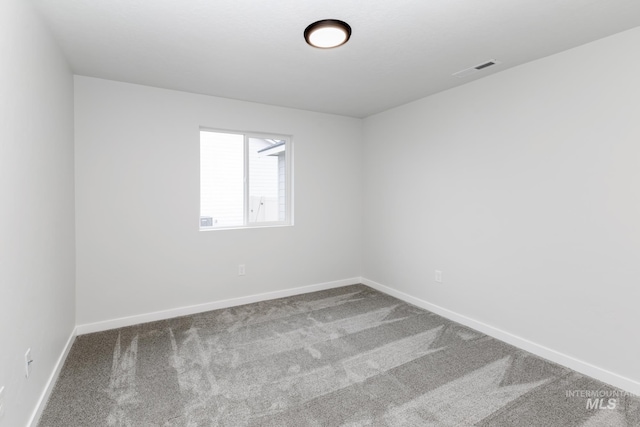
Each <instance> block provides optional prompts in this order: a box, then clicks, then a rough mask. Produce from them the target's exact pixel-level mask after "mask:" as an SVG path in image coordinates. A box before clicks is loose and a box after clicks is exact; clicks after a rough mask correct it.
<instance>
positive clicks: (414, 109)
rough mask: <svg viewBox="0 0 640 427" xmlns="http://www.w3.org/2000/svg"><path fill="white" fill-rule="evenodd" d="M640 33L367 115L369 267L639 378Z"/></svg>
mask: <svg viewBox="0 0 640 427" xmlns="http://www.w3.org/2000/svg"><path fill="white" fill-rule="evenodd" d="M638 46H640V28H636V29H634V30H631V31H627V32H625V33H621V34H618V35H615V36H612V37H609V38H606V39H603V40H600V41H597V42H594V43H591V44H588V45H584V46H581V47H578V48H575V49H572V50H569V51H566V52H563V53H560V54H558V55H555V56H551V57H548V58H545V59H542V60H538V61H535V62H533V63H529V64H526V65H523V66H519V67H516V68H513V69H510V70H506V71H504V72H502V73H499V74H496V75H493V76H490V77H487V78H485V79H482V80H479V81H476V82H473V83H469V84H467V85H464V86H462V87H459V88H456V89H452V90H449V91H446V92H443V93H440V94H437V95H435V96H431V97H429V98H425V99H422V100H420V101H417V102H414V103H411V104H408V105H405V106H401V107H399V108H396V109H394V110H391V111H387V112H384V113H381V114H379V115H376V116H372V117H370V118H368V119H366V120H365V123H364V134H365V155H364V186H365V188H364V217H365V225H364V230H363V236H364V240H363V242H364V244H363V248H364V252H363V275H364V276H365V277H366V278H368V279H370V280H373V281H375V282H378V283H381V284H383V285H387V286H390V287H392V288H395V289H397V290H400V291H402V292H404V293H407V294H409V295H411V296H414V297H417V298H420V299H423V300H426V301H429V302H431V303H434V304H437V305H439V306H441V307H444V308H447V309H449V310H452V311H454V312H457V313H460V314H462V315H465V316H468V317H470V318H472V319H475V320H477V321H480V322H484V323H486V324H488V325H491V326H493V327H496V328H499V329H502V330H503V331H506V332H509V333H511V334H515V335H517V336H519V337H522V338H525V339H528V340H531V341H533V342H534V343H537V344H540V345H543V346H547V347H549V348H551V349H554V350H557V351H560V352H562V353H564V354H566V355H568V356H571V357H574V358H577V359H580V360H583V361H585V362H588V363H591V364H594V365H596V366H598V367H600V368H604V369H606V370H610V371H612V372H614V373H617V374H619V375H622V376H625V377H627V378H629V379H632V380H635V381H640V364H638V361H639V360H640V340H638V338H637V336H638V333H637V327H638V325H640V310H639V309H638V301H640V80H639V77H638V76H640V55H638V53H637V52H638ZM435 269H439V270H442V271H443V281H444V283H442V284H436V283H435V282H434V270H435Z"/></svg>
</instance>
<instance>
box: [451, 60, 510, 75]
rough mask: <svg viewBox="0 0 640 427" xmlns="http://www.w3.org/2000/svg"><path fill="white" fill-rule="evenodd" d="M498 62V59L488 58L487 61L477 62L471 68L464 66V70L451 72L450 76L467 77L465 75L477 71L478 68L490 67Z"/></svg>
mask: <svg viewBox="0 0 640 427" xmlns="http://www.w3.org/2000/svg"><path fill="white" fill-rule="evenodd" d="M499 63H500V61H496V60H495V59H490V60H488V61H485V62H483V63H482V64H478V65H475V66H473V67H471V68H466V69H464V70H461V71H458V72H457V73H453V74H452V76H455V77H459V78H462V77H467V76H470V75H471V74H475V73H477V72H478V71H480V70H484V69H485V68H489V67H492V66H494V65H496V64H499Z"/></svg>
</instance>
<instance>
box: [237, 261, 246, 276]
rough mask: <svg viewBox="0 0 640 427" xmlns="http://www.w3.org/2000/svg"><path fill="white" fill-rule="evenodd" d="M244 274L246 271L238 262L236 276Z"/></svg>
mask: <svg viewBox="0 0 640 427" xmlns="http://www.w3.org/2000/svg"><path fill="white" fill-rule="evenodd" d="M245 274H246V271H245V269H244V264H240V265H239V266H238V276H244V275H245Z"/></svg>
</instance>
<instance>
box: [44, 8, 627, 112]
mask: <svg viewBox="0 0 640 427" xmlns="http://www.w3.org/2000/svg"><path fill="white" fill-rule="evenodd" d="M33 2H34V3H35V4H36V6H37V7H38V8H39V9H40V10H41V12H42V14H43V15H44V18H45V20H46V21H47V22H48V23H49V25H50V27H51V29H52V31H53V33H54V35H55V37H56V38H57V40H58V42H59V44H60V46H61V48H62V50H63V52H64V53H65V55H66V56H67V58H68V60H69V63H70V65H71V67H72V69H73V71H74V73H76V74H80V75H85V76H93V77H100V78H105V79H111V80H118V81H123V82H130V83H138V84H143V85H149V86H156V87H162V88H168V89H176V90H182V91H187V92H194V93H201V94H208V95H215V96H221V97H226V98H234V99H240V100H248V101H255V102H260V103H265V104H273V105H280V106H286V107H294V108H301V109H306V110H312V111H320V112H327V113H335V114H341V115H347V116H354V117H366V116H369V115H371V114H374V113H377V112H380V111H384V110H386V109H389V108H392V107H394V106H397V105H400V104H404V103H406V102H409V101H413V100H416V99H419V98H422V97H424V96H427V95H430V94H433V93H436V92H440V91H442V90H445V89H448V88H451V87H454V86H457V85H461V84H464V83H467V82H469V81H472V80H475V79H478V78H481V77H484V76H487V75H489V74H493V73H496V72H499V71H501V70H504V69H506V68H509V67H513V66H516V65H518V64H522V63H524V62H528V61H532V60H535V59H537V58H541V57H544V56H548V55H551V54H553V53H556V52H560V51H563V50H566V49H569V48H571V47H574V46H578V45H581V44H584V43H588V42H590V41H593V40H596V39H599V38H602V37H605V36H608V35H611V34H614V33H617V32H620V31H624V30H626V29H630V28H633V27H636V26H639V25H640V1H639V0H483V1H478V0H429V1H426V0H393V1H390V0H385V1H381V0H323V1H310V0H271V1H266V0H265V1H259V0H33ZM328 18H332V19H340V20H343V21H346V22H348V23H349V24H350V25H351V27H352V29H353V34H352V37H351V40H350V41H349V43H347V44H346V45H344V46H342V47H339V48H337V49H331V50H319V49H313V48H311V47H309V46H308V45H306V44H305V42H304V39H303V32H304V29H305V27H306V26H307V25H308V24H310V23H312V22H314V21H317V20H320V19H328ZM488 59H497V60H499V61H501V64H499V65H497V66H494V67H491V68H488V69H486V70H484V71H482V72H479V73H476V74H474V75H473V76H469V77H467V78H465V79H459V78H456V77H452V76H451V74H452V73H454V72H456V71H459V70H462V69H465V68H468V67H472V66H474V65H476V64H479V63H482V62H484V61H486V60H488ZM594 61H597V58H594ZM612 66H615V64H613V65H612ZM567 78H570V76H568V77H567Z"/></svg>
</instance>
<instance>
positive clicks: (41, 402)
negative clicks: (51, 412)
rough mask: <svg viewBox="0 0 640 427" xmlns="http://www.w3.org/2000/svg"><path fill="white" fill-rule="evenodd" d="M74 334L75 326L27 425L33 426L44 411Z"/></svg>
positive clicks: (74, 336)
mask: <svg viewBox="0 0 640 427" xmlns="http://www.w3.org/2000/svg"><path fill="white" fill-rule="evenodd" d="M76 335H77V334H76V328H73V330H72V331H71V335H69V339H68V340H67V343H66V344H65V346H64V348H63V349H62V353H60V357H58V360H57V361H56V364H55V366H54V369H53V372H52V373H51V375H50V376H49V379H48V380H47V383H46V385H45V388H44V390H43V391H42V394H41V395H40V399H38V403H37V405H36V408H35V409H34V411H33V413H32V414H31V419H30V420H29V423H27V426H29V427H35V426H36V425H37V424H38V421H39V420H40V416H41V415H42V411H44V407H45V405H46V404H47V400H49V396H50V395H51V392H52V391H53V386H55V385H56V380H57V379H58V376H59V375H60V371H61V370H62V366H63V365H64V361H65V360H67V356H68V355H69V351H70V350H71V346H72V345H73V341H74V340H75V338H76Z"/></svg>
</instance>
